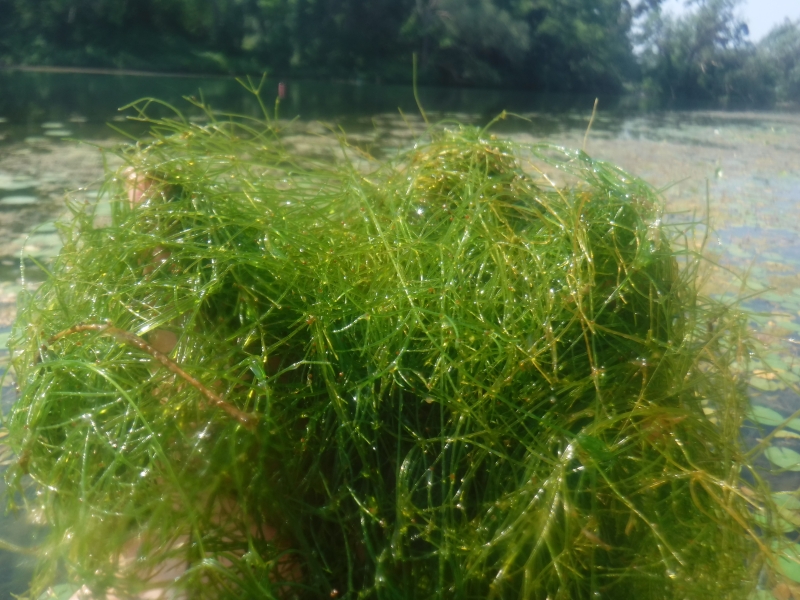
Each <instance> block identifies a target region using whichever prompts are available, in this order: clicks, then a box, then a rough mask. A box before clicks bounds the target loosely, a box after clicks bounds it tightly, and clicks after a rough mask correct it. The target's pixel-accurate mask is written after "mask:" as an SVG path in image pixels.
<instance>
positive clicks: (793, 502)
mask: <svg viewBox="0 0 800 600" xmlns="http://www.w3.org/2000/svg"><path fill="white" fill-rule="evenodd" d="M772 499H773V500H774V501H775V504H777V505H778V508H783V509H786V510H800V498H798V497H797V496H796V495H795V494H794V493H792V492H775V493H774V494H772Z"/></svg>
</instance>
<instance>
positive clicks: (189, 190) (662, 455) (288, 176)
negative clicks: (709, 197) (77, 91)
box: [7, 106, 777, 600]
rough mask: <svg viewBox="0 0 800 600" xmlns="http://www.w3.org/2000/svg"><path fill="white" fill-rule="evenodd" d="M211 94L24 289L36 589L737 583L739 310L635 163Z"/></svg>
mask: <svg viewBox="0 0 800 600" xmlns="http://www.w3.org/2000/svg"><path fill="white" fill-rule="evenodd" d="M144 109H145V107H144V106H140V110H141V111H142V112H141V113H140V114H141V115H142V118H145V116H144ZM265 112H266V111H265ZM210 117H211V122H210V123H209V124H207V125H202V126H201V125H197V124H191V123H187V122H184V121H182V120H181V119H180V118H175V119H160V120H154V121H152V139H150V140H148V141H146V142H141V143H139V144H137V145H135V146H129V147H126V148H123V149H122V150H121V151H120V152H121V154H122V158H123V159H124V161H125V163H126V164H127V165H128V166H129V167H130V168H131V169H133V173H134V174H135V175H134V177H135V178H136V182H135V183H134V184H130V183H129V184H128V187H127V189H126V187H125V184H124V179H125V178H126V175H125V174H124V173H122V172H118V173H116V174H115V175H112V176H109V179H108V181H107V183H106V186H105V188H104V193H105V195H107V196H109V197H110V199H111V206H112V219H111V223H110V224H108V223H105V222H103V223H98V219H97V215H96V212H95V207H94V206H87V205H75V206H73V207H72V211H73V219H72V221H71V222H70V223H69V224H67V225H64V226H62V231H63V234H64V238H65V245H64V248H63V250H62V252H61V253H60V255H59V256H58V258H57V259H56V260H55V262H54V264H53V265H52V268H51V269H50V271H49V274H48V278H47V280H46V281H45V282H44V283H43V284H42V285H41V286H40V287H39V288H38V289H36V290H35V291H32V292H30V293H27V294H26V295H25V296H24V297H23V298H22V299H21V301H20V312H19V316H18V318H17V321H16V324H15V326H14V330H13V332H12V336H11V341H10V348H11V353H12V362H13V366H14V369H15V371H16V374H17V378H18V384H19V388H20V389H19V399H18V401H17V402H16V404H15V405H14V407H13V408H12V410H11V412H10V413H9V415H8V417H7V422H8V428H9V438H10V440H11V444H12V446H13V448H14V449H15V451H16V452H17V456H18V458H17V460H16V462H15V464H14V465H13V466H12V468H11V469H10V471H9V473H8V480H9V481H10V482H11V483H12V484H14V485H16V486H17V489H22V488H24V487H25V486H26V481H28V480H29V478H28V477H26V476H30V480H32V481H33V482H34V483H33V487H34V489H35V494H33V495H31V494H28V495H27V496H24V497H25V498H27V500H26V502H27V503H28V504H29V507H30V509H32V510H34V511H37V513H38V514H40V515H41V518H42V519H43V520H46V522H47V523H48V524H49V525H50V535H49V538H48V541H47V542H46V543H45V544H43V545H42V546H41V548H40V557H41V562H40V570H39V574H38V577H37V579H36V580H35V581H34V583H33V588H34V592H38V591H39V590H41V589H43V588H44V587H45V586H47V585H48V584H50V583H51V582H52V581H54V579H55V578H56V577H58V576H60V575H59V574H60V573H63V569H65V570H66V573H67V575H68V577H69V579H70V580H71V581H75V582H77V583H79V584H86V585H87V586H88V588H90V589H91V590H93V591H94V592H95V593H96V594H98V595H101V594H102V593H103V592H105V591H107V590H111V589H113V590H114V591H115V593H116V594H118V595H125V594H134V595H135V594H137V593H140V592H142V591H143V590H145V589H147V588H148V587H164V586H169V587H171V588H174V589H178V590H180V589H182V590H187V591H188V592H189V594H190V597H192V598H203V597H208V598H221V597H234V598H244V597H247V598H256V597H264V598H269V597H274V598H291V597H300V598H320V597H332V598H333V597H338V598H382V599H388V598H463V599H467V598H469V599H472V598H475V599H478V598H480V599H485V598H503V599H507V598H531V599H542V600H544V599H545V598H548V599H566V598H569V599H580V598H587V599H588V598H597V597H606V598H637V599H638V598H641V599H648V598H651V599H663V598H675V599H683V598H699V597H703V596H706V597H709V598H715V599H717V598H746V597H748V594H749V593H750V592H751V591H752V590H753V589H754V588H755V586H756V583H757V580H758V577H759V573H760V572H762V569H763V567H764V565H765V564H767V563H769V562H770V560H771V557H770V552H771V547H772V544H773V542H774V540H775V539H777V538H776V537H775V536H776V535H777V534H775V533H774V532H771V531H770V530H769V529H768V528H766V526H765V523H770V522H771V517H770V516H769V515H770V513H771V510H770V507H772V508H773V509H774V504H773V503H772V501H771V500H770V496H769V494H768V490H767V489H766V487H765V485H764V484H763V483H761V480H760V478H759V475H758V473H757V471H756V470H755V469H754V467H753V466H752V464H751V463H750V459H749V457H748V454H747V452H746V448H745V447H744V446H743V443H742V441H741V438H740V433H739V432H740V430H741V427H742V424H743V422H744V420H745V418H746V416H747V414H748V410H749V404H748V401H747V398H746V395H745V389H746V381H747V380H746V378H744V379H743V378H742V377H741V376H740V374H739V372H738V371H737V369H738V368H739V367H737V366H735V365H742V364H745V363H746V362H747V357H748V352H749V344H750V341H749V338H748V336H747V330H746V319H745V318H744V317H743V316H742V315H741V314H740V313H739V312H738V311H737V309H736V308H735V307H734V306H731V305H725V304H722V303H718V302H714V301H712V300H710V299H708V298H706V297H703V296H702V295H700V294H699V292H698V287H697V286H698V283H697V281H698V273H699V269H700V264H701V260H700V258H699V256H698V255H697V254H696V253H695V252H694V251H690V250H689V248H690V244H689V242H688V238H689V237H690V235H691V231H690V227H689V228H688V229H687V227H686V226H683V227H680V226H673V227H668V226H666V225H664V224H663V223H662V221H661V219H662V216H663V215H662V212H663V207H662V203H661V201H660V199H659V197H658V195H657V194H656V193H655V192H654V190H653V189H651V188H650V187H649V186H648V185H647V184H646V183H644V182H642V181H640V180H638V179H637V178H635V177H632V176H630V175H628V174H626V173H624V172H623V171H621V170H619V169H618V168H616V167H614V166H611V165H609V164H606V163H602V162H598V161H594V160H592V159H590V158H589V157H588V156H587V155H586V154H585V153H583V152H579V151H570V150H564V149H561V148H557V147H553V146H549V145H519V144H513V143H510V142H506V141H502V140H498V139H495V138H493V137H492V136H490V135H488V134H487V132H486V131H485V130H475V129H471V128H466V127H460V126H457V125H452V126H449V127H448V126H443V127H434V128H432V129H431V131H430V132H429V139H428V140H427V141H419V142H418V143H417V144H416V145H415V146H414V147H413V148H411V149H409V150H405V151H402V152H399V153H398V154H397V155H396V156H394V157H390V158H389V159H387V160H385V161H376V160H374V159H372V158H371V157H370V156H368V155H365V154H364V153H362V152H360V151H358V149H356V148H352V147H350V146H348V144H347V141H346V138H342V139H341V140H340V141H341V157H340V160H338V161H332V162H321V161H317V160H313V159H311V158H308V157H306V156H302V155H298V154H296V153H293V152H291V151H290V150H289V149H287V147H286V146H285V144H284V143H283V141H282V140H283V134H282V130H281V129H280V127H278V126H277V124H275V123H274V122H270V121H269V120H268V121H267V122H266V123H262V122H258V121H254V120H248V119H242V118H238V119H233V118H225V119H222V118H220V119H217V118H215V117H214V116H213V115H210ZM765 515H766V516H765ZM176 564H178V565H180V568H179V569H177V571H171V573H172V574H171V575H170V576H169V577H166V578H165V577H163V576H161V575H159V571H160V570H165V569H166V568H167V567H165V565H168V566H169V567H170V568H172V567H174V565H176ZM165 582H166V583H165Z"/></svg>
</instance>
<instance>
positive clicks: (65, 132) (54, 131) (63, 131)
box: [44, 129, 72, 137]
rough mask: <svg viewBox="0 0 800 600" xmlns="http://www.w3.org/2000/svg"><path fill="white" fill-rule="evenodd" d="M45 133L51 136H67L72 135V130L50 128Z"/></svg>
mask: <svg viewBox="0 0 800 600" xmlns="http://www.w3.org/2000/svg"><path fill="white" fill-rule="evenodd" d="M44 134H45V135H49V136H50V137H67V136H70V135H72V132H71V131H69V130H68V129H48V130H47V131H45V132H44Z"/></svg>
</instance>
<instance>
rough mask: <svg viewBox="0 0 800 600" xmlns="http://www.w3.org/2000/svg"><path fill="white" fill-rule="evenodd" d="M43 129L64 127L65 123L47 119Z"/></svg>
mask: <svg viewBox="0 0 800 600" xmlns="http://www.w3.org/2000/svg"><path fill="white" fill-rule="evenodd" d="M42 129H64V124H63V123H61V122H59V121H46V122H44V123H42Z"/></svg>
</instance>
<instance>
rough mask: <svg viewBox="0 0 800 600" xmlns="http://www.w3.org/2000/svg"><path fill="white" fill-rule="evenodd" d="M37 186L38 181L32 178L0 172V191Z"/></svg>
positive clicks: (13, 190) (12, 190) (14, 190)
mask: <svg viewBox="0 0 800 600" xmlns="http://www.w3.org/2000/svg"><path fill="white" fill-rule="evenodd" d="M32 187H36V182H35V181H34V180H32V179H27V178H20V177H14V176H13V175H9V174H7V173H0V191H3V192H17V191H19V190H26V189H29V188H32Z"/></svg>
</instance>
